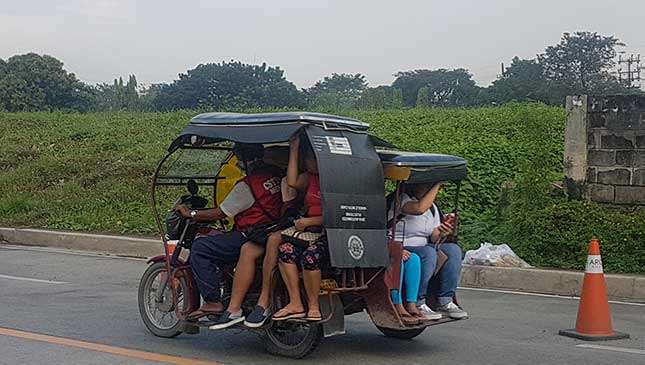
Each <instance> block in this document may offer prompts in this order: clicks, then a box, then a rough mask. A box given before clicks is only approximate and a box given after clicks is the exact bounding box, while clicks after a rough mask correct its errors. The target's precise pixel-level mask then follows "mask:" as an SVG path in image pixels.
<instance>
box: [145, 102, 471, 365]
mask: <svg viewBox="0 0 645 365" xmlns="http://www.w3.org/2000/svg"><path fill="white" fill-rule="evenodd" d="M368 129H369V125H368V124H366V123H363V122H360V121H357V120H354V119H350V118H345V117H339V116H334V115H326V114H319V113H307V112H288V113H262V114H235V113H205V114H200V115H197V116H195V117H194V118H193V119H192V120H191V121H190V123H189V124H188V125H187V126H186V127H185V128H184V129H183V131H182V132H181V133H180V134H179V135H178V136H177V137H176V138H175V140H174V141H172V143H171V144H170V146H169V148H168V151H167V153H166V155H165V156H164V157H163V158H162V159H161V161H160V162H159V164H158V166H157V168H156V170H155V173H154V176H153V178H152V189H151V191H152V192H151V203H152V211H153V215H154V217H155V219H156V223H157V226H158V227H159V234H160V239H161V242H162V243H163V253H162V254H160V255H158V256H155V257H152V258H150V259H149V260H148V263H149V266H148V268H147V270H146V271H145V272H144V274H143V276H142V278H141V282H140V285H139V293H138V299H139V311H140V314H141V318H142V319H143V322H144V324H145V325H146V327H147V328H148V329H149V330H150V332H152V333H153V334H154V335H156V336H160V337H175V336H177V335H179V334H181V333H186V334H196V333H199V332H200V330H201V329H204V328H208V326H209V323H210V322H209V320H191V319H189V318H188V314H189V313H191V312H193V311H195V310H196V309H197V308H199V307H200V303H201V300H200V294H199V292H198V290H197V286H196V284H195V279H194V277H193V272H192V271H191V267H190V255H189V252H190V248H191V244H192V242H193V240H194V239H195V236H196V233H197V232H198V231H199V230H200V229H202V228H204V226H205V225H207V226H210V227H211V229H212V228H215V229H217V230H221V231H226V230H228V229H231V222H228V221H226V220H220V221H218V222H211V223H203V222H195V221H192V220H191V219H189V218H181V217H177V216H173V215H172V214H168V213H166V212H172V209H173V206H174V205H175V204H176V203H177V202H180V203H181V204H185V205H188V206H189V207H191V208H192V209H205V208H206V207H207V206H209V205H210V206H217V205H218V204H219V203H221V202H222V200H223V199H224V197H225V196H226V195H227V194H228V193H229V192H230V191H231V189H232V188H233V186H234V185H235V183H236V182H237V181H238V180H239V179H240V178H241V177H242V176H243V173H242V170H241V169H240V168H239V167H238V161H237V160H236V157H235V155H234V154H232V153H231V149H232V146H233V144H234V143H247V144H248V143H252V144H262V145H263V146H264V147H265V150H266V154H265V156H264V159H265V162H266V163H268V164H272V165H273V166H276V167H278V168H282V169H284V168H285V166H286V162H287V159H288V145H287V141H289V139H290V138H291V137H292V136H294V135H296V134H301V135H303V136H305V138H307V139H308V140H309V142H310V144H311V146H312V147H313V150H314V153H315V156H316V159H317V161H318V169H319V174H320V191H321V196H322V204H323V221H324V229H325V233H326V238H327V247H328V251H329V252H328V256H329V265H328V266H329V267H328V268H326V269H325V270H324V271H323V273H322V277H323V280H322V285H321V294H320V308H321V312H322V317H323V319H322V320H321V321H318V322H308V321H303V320H298V319H294V320H286V321H279V322H278V321H271V320H269V321H268V322H267V323H266V324H265V325H264V326H262V327H260V328H257V329H248V330H250V331H255V332H256V333H258V334H259V335H261V336H262V338H263V340H264V343H265V346H266V350H267V351H268V352H270V353H272V354H276V355H282V356H286V357H291V358H302V357H304V356H306V355H307V354H309V353H310V352H311V351H313V350H314V349H315V348H316V346H317V345H318V344H319V343H320V342H321V340H322V339H323V338H324V337H329V336H334V335H339V334H343V333H344V332H345V320H344V317H345V316H346V315H349V314H352V313H357V312H361V311H367V313H368V314H369V317H370V319H371V321H372V322H373V323H374V325H375V326H376V328H377V329H378V330H379V331H381V332H382V333H383V334H384V335H386V336H389V337H395V338H402V339H411V338H414V337H416V336H418V335H419V334H420V333H422V332H423V331H424V330H425V329H426V328H427V327H429V326H433V325H438V324H443V323H447V322H452V321H454V320H455V319H451V318H443V319H440V320H436V321H431V322H420V323H417V324H414V325H410V324H407V323H404V322H403V321H402V320H401V318H400V316H399V314H398V313H397V311H396V310H395V308H394V305H393V304H392V301H391V299H390V292H391V291H392V290H398V289H399V285H400V284H399V282H400V280H399V278H400V270H401V260H402V252H403V248H402V244H401V243H400V242H396V241H395V240H394V239H393V237H394V236H393V232H392V230H393V227H392V226H391V225H389V226H388V222H387V217H386V209H387V207H386V206H387V205H388V202H391V203H390V204H394V209H395V210H396V209H399V208H400V207H399V205H400V204H399V199H398V197H399V195H400V194H401V189H400V186H401V184H402V183H405V182H414V183H432V182H438V181H452V182H455V183H457V186H459V182H460V181H461V180H463V179H464V178H465V177H466V161H465V160H464V159H462V158H459V157H456V156H449V155H439V154H422V153H411V152H402V151H398V150H397V149H396V148H395V147H394V146H393V145H391V144H390V143H388V142H386V141H384V140H382V139H380V138H377V137H375V136H372V135H370V134H369V132H368ZM162 188H165V189H162ZM203 188H206V189H209V190H210V192H209V196H208V197H206V196H202V195H200V189H203ZM388 188H389V190H391V192H390V194H389V197H391V198H390V199H389V200H388V199H386V195H388V194H386V192H387V190H388ZM184 189H186V190H184ZM177 196H180V198H179V200H177V201H175V198H176V197H177ZM456 196H457V198H456V202H457V201H458V189H457V194H456ZM456 202H455V210H456V208H457V203H456ZM258 270H260V268H258ZM224 271H225V275H224V280H223V284H222V289H221V290H222V298H223V301H224V302H225V303H224V304H226V301H227V299H228V298H230V295H231V290H232V281H233V278H234V275H235V272H234V268H233V267H228V268H224ZM260 276H261V275H256V278H259V277H260ZM272 282H273V284H272V285H273V288H272V292H273V296H272V307H273V308H272V309H274V310H275V309H279V308H281V307H283V306H284V305H285V304H286V302H287V301H288V297H287V291H286V288H285V285H284V283H283V282H282V280H281V277H280V273H279V272H278V270H275V273H274V280H273V281H272ZM260 285H261V284H260V282H259V281H258V280H256V282H254V284H253V285H252V286H251V289H250V290H249V292H248V294H247V296H246V298H245V304H244V305H243V310H244V311H245V312H248V311H251V310H252V308H253V303H255V302H256V300H257V298H258V295H259V292H260ZM454 301H455V303H456V298H455V299H454ZM211 319H212V318H211ZM235 328H245V327H244V326H242V325H237V326H236V327H235Z"/></svg>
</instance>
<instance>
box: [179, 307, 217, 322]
mask: <svg viewBox="0 0 645 365" xmlns="http://www.w3.org/2000/svg"><path fill="white" fill-rule="evenodd" d="M222 313H224V310H219V311H215V310H206V309H202V308H199V309H197V310H195V311H193V312H190V313H189V314H188V315H187V316H186V319H187V320H189V321H196V320H198V319H200V318H203V317H206V316H209V315H220V314H222Z"/></svg>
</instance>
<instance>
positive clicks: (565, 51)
mask: <svg viewBox="0 0 645 365" xmlns="http://www.w3.org/2000/svg"><path fill="white" fill-rule="evenodd" d="M617 46H624V44H623V43H621V42H620V41H619V40H618V38H615V37H613V36H603V35H600V34H598V33H596V32H575V33H573V34H571V33H564V34H563V35H562V38H561V40H560V43H558V44H556V45H554V46H548V47H547V48H546V49H545V51H544V53H542V54H540V55H538V59H539V62H540V64H541V65H542V67H543V69H544V74H545V76H546V78H547V79H548V80H549V81H551V82H552V84H553V85H554V86H555V87H556V89H557V91H558V92H559V95H560V97H561V98H563V97H564V96H566V95H576V94H587V93H588V94H606V93H615V92H620V91H622V89H623V87H622V86H621V85H620V84H619V83H618V80H617V79H616V77H614V76H613V75H611V73H610V70H611V68H612V67H613V66H614V65H615V61H614V59H615V58H616V47H617Z"/></svg>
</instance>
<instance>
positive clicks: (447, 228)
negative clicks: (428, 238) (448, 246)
mask: <svg viewBox="0 0 645 365" xmlns="http://www.w3.org/2000/svg"><path fill="white" fill-rule="evenodd" d="M438 228H439V233H440V234H441V237H447V236H450V235H452V234H453V233H454V232H455V226H453V225H452V224H450V223H447V222H443V223H441V225H440V226H439V227H438Z"/></svg>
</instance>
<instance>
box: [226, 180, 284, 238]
mask: <svg viewBox="0 0 645 365" xmlns="http://www.w3.org/2000/svg"><path fill="white" fill-rule="evenodd" d="M242 181H244V182H245V183H246V184H247V185H248V186H249V188H250V189H251V192H252V193H253V197H255V203H253V205H252V206H251V207H250V208H249V209H247V210H245V211H243V212H241V213H239V214H238V215H236V216H235V229H236V230H238V231H241V232H243V231H246V230H247V229H249V228H251V227H253V226H254V225H256V224H263V223H271V222H275V221H276V220H278V219H279V218H280V210H281V208H282V194H281V192H280V181H281V177H280V174H279V173H278V172H277V171H273V170H269V169H267V170H261V171H258V172H257V173H253V174H251V175H249V176H246V177H244V179H242ZM267 213H268V214H267Z"/></svg>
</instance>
